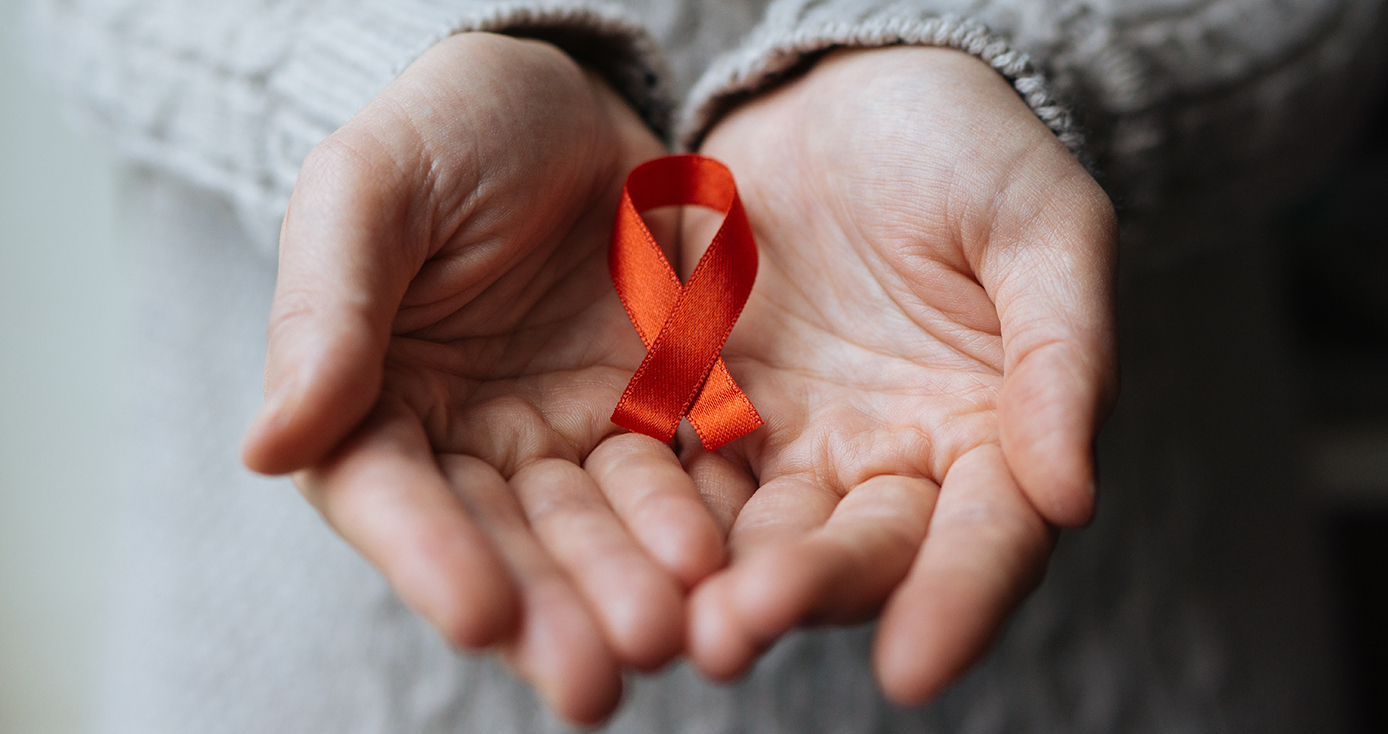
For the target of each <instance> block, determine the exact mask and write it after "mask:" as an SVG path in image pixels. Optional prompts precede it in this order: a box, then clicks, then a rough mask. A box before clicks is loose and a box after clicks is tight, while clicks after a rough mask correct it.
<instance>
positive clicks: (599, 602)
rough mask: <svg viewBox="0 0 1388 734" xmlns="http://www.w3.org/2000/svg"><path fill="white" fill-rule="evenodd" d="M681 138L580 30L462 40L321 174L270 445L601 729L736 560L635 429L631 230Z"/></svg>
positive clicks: (406, 586)
mask: <svg viewBox="0 0 1388 734" xmlns="http://www.w3.org/2000/svg"><path fill="white" fill-rule="evenodd" d="M664 152H665V150H664V147H663V145H662V144H661V143H660V142H659V141H658V140H657V138H656V137H655V136H654V135H653V134H652V133H651V132H650V131H649V130H647V129H646V127H645V126H644V125H643V124H642V122H641V120H640V119H639V118H638V117H637V115H636V114H635V113H634V112H633V111H632V110H631V109H630V108H629V107H628V106H627V104H626V103H625V102H623V101H622V100H621V99H620V98H619V97H618V96H617V95H616V94H615V93H614V92H613V91H612V90H611V89H610V88H608V87H607V86H606V85H605V84H604V83H603V82H602V81H601V80H599V79H598V78H597V77H596V76H595V75H593V74H590V73H587V72H585V71H584V70H583V69H582V68H580V67H579V66H578V65H577V64H575V63H574V62H573V61H572V60H571V59H570V58H568V57H567V56H565V55H564V54H563V53H561V52H560V51H559V50H558V49H556V48H554V47H553V46H550V45H548V44H544V43H540V42H536V41H525V40H518V39H514V38H508V37H503V36H495V35H490V34H480V33H475V34H462V35H458V36H454V37H452V38H450V39H448V40H446V41H444V42H442V43H440V44H438V45H437V46H436V47H434V48H433V49H432V50H430V51H429V52H428V53H426V54H425V55H423V56H422V57H421V58H420V59H419V60H418V61H416V63H415V64H414V65H412V66H411V67H410V68H409V69H408V70H407V71H406V72H405V73H404V74H403V75H402V76H401V77H400V79H398V80H397V81H396V82H395V83H394V84H393V85H392V86H391V87H390V88H389V89H387V90H386V91H385V92H384V93H382V94H381V95H380V96H379V97H378V98H376V99H375V100H374V101H372V102H371V103H370V104H369V105H368V106H367V107H366V108H365V109H364V110H362V111H361V113H360V114H358V115H357V116H356V117H355V118H353V119H352V120H351V121H350V122H349V123H348V124H347V125H345V126H344V127H343V128H342V129H341V130H339V131H338V132H337V133H335V134H334V135H333V136H332V137H331V138H329V139H328V140H327V141H326V142H325V143H323V144H322V145H320V146H319V147H318V148H317V149H315V151H314V152H313V153H312V155H311V156H310V157H309V159H308V160H307V162H306V163H305V164H304V167H303V169H302V172H301V174H300V177H299V181H298V184H297V186H296V188H295V191H294V195H293V198H292V201H291V203H290V207H289V212H288V215H287V218H286V220H285V224H284V229H283V232H282V237H281V243H280V271H279V281H278V285H277V288H276V293H275V301H274V308H273V312H272V316H271V324H270V343H269V355H268V363H267V368H266V394H267V396H268V399H267V402H266V406H265V407H264V409H263V410H262V413H261V415H260V416H259V417H258V418H257V420H256V422H255V423H254V425H253V426H252V427H251V429H250V431H249V433H248V435H247V438H246V443H245V446H244V452H243V455H244V459H245V461H246V464H247V465H248V466H250V467H251V468H252V469H255V470H257V471H260V472H265V473H270V474H281V473H288V472H296V474H295V479H296V482H297V484H298V485H299V487H300V489H301V490H302V491H303V492H304V494H305V495H306V496H307V497H308V499H309V500H310V501H311V502H312V503H313V504H314V505H315V506H316V507H317V508H318V509H319V510H320V511H321V512H322V514H323V516H324V517H325V518H326V519H327V521H328V522H329V523H330V524H331V525H332V526H333V527H334V528H335V529H336V530H337V531H338V532H339V533H340V534H341V535H342V536H343V537H344V538H345V539H347V541H348V542H350V543H351V544H352V545H354V546H355V547H356V548H357V549H358V550H359V551H361V553H362V554H364V555H365V556H366V557H367V558H368V559H369V560H371V561H372V562H373V563H374V564H375V565H376V566H378V567H379V568H380V570H381V571H382V573H383V574H384V575H385V576H386V578H387V579H388V580H389V581H390V583H391V584H392V585H393V586H394V588H395V589H396V591H397V592H398V593H399V594H400V596H401V597H402V598H403V599H404V600H405V601H406V602H407V603H409V604H410V605H411V606H412V607H414V608H415V609H416V610H418V611H419V612H420V613H421V614H422V615H423V616H424V617H425V618H427V619H428V620H430V621H431V622H432V623H433V624H434V625H435V626H436V627H438V628H439V629H440V630H441V631H442V632H443V634H444V635H445V637H447V638H448V640H449V641H451V642H452V643H453V644H455V645H458V646H461V647H468V648H481V647H486V646H493V645H494V646H497V647H498V648H499V649H500V650H501V651H502V653H503V655H504V656H505V657H506V658H507V659H508V660H509V661H510V663H511V664H512V665H513V667H514V668H516V669H517V670H518V671H519V672H520V673H521V674H522V675H523V676H525V677H526V678H528V679H529V680H530V681H531V682H532V683H533V684H534V685H535V686H536V688H537V689H538V690H539V691H540V693H541V694H542V695H543V696H544V697H545V698H546V699H547V701H548V703H549V704H550V706H551V707H552V708H553V709H554V710H555V711H556V712H557V713H558V714H559V715H561V716H563V717H565V718H568V719H570V720H573V721H577V722H583V723H587V722H594V721H597V720H599V719H601V718H602V717H604V716H606V715H607V714H608V713H610V712H611V710H612V709H613V708H614V707H615V706H616V703H617V701H618V699H619V697H620V693H621V676H620V670H621V668H622V667H624V666H632V667H636V668H641V669H651V668H654V667H657V666H660V665H662V664H664V663H665V662H667V661H668V660H669V659H671V658H672V657H674V656H675V655H676V654H678V653H679V652H680V651H681V649H682V642H683V631H684V607H683V603H684V592H685V590H686V589H687V588H688V587H690V586H692V585H693V584H694V583H695V582H697V581H698V580H700V579H701V578H703V577H704V576H705V575H707V574H708V573H710V572H711V571H712V570H713V569H714V568H716V567H717V566H718V565H719V564H720V563H721V561H722V553H723V550H722V538H721V535H720V531H719V529H718V528H717V526H716V525H715V524H714V521H713V520H712V518H711V517H710V515H709V513H708V512H707V511H706V510H705V508H704V505H703V503H702V501H701V499H700V497H699V494H698V492H697V491H696V489H695V487H694V484H693V482H692V481H691V480H690V479H689V477H688V476H687V475H686V474H685V473H684V471H683V470H682V469H681V466H680V463H679V461H678V460H677V459H676V458H675V456H674V455H673V453H672V452H671V449H670V447H669V446H667V445H665V444H663V443H660V442H658V441H655V440H654V439H650V438H647V437H645V436H640V435H632V434H626V433H625V432H621V431H619V429H617V428H616V427H615V426H613V425H612V424H611V423H610V422H609V420H608V416H609V413H610V412H611V410H612V406H614V405H616V403H617V400H618V397H619V396H620V394H621V392H622V389H623V387H624V386H625V384H626V382H627V380H628V378H630V376H631V374H632V373H633V371H634V370H635V368H636V366H637V365H638V364H639V363H640V361H641V358H642V356H643V352H644V350H643V349H642V347H641V343H640V341H639V340H638V339H636V338H635V336H634V333H633V332H632V327H631V326H630V324H629V323H628V322H627V316H626V314H625V312H624V311H623V310H622V306H621V303H620V302H619V300H618V298H617V296H616V293H615V291H614V290H613V288H612V286H611V282H610V280H609V275H608V270H607V245H608V237H609V232H610V227H611V224H612V220H613V217H614V215H615V211H616V205H617V201H618V198H619V196H620V193H621V188H622V184H623V182H624V180H625V177H626V174H627V172H628V171H630V170H631V168H633V167H634V166H635V165H637V164H639V163H641V162H642V161H644V160H646V159H649V158H653V157H656V156H659V155H662V154H663V153H664ZM628 528H630V530H628Z"/></svg>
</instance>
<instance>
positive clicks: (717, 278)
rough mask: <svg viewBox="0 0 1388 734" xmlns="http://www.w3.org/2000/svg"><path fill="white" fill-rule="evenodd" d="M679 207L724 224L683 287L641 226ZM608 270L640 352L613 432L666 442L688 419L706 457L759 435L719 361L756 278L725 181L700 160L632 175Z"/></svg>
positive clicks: (747, 231) (747, 235)
mask: <svg viewBox="0 0 1388 734" xmlns="http://www.w3.org/2000/svg"><path fill="white" fill-rule="evenodd" d="M681 204H693V205H696V206H703V207H707V208H709V209H714V210H717V211H720V212H724V214H725V215H726V216H725V217H724V219H723V223H722V225H721V226H720V227H719V228H718V232H717V234H715V235H714V236H713V241H712V242H711V243H710V244H709V246H708V249H707V250H705V251H704V254H703V257H700V258H699V262H698V264H697V265H695V266H694V272H693V274H692V275H690V276H689V282H688V283H685V284H681V283H680V280H679V276H677V275H676V274H675V270H674V268H672V267H670V263H669V261H668V260H666V258H665V253H664V252H663V251H661V249H660V245H659V244H658V243H656V241H655V238H654V237H652V236H651V233H650V230H649V229H647V228H646V223H645V222H644V221H643V220H642V219H641V212H642V211H645V210H647V209H655V208H657V207H662V206H675V205H681ZM608 266H609V267H610V268H611V271H612V282H613V284H614V285H615V286H616V288H617V295H618V296H619V297H620V298H621V299H622V306H623V307H624V308H625V309H626V312H627V315H628V316H630V317H631V322H632V324H633V325H634V326H635V327H636V332H637V334H639V335H640V337H641V341H642V343H644V344H645V345H646V349H647V352H646V358H645V359H644V360H642V361H641V366H640V367H638V368H637V369H636V374H634V375H633V376H632V378H631V382H629V383H628V384H627V388H626V391H625V392H624V393H623V394H622V399H621V400H620V401H619V402H618V403H617V409H616V410H615V411H613V413H612V422H613V423H616V424H617V425H619V426H622V427H623V428H626V429H628V430H631V431H635V432H638V433H644V434H646V435H648V436H653V437H655V438H658V439H660V440H662V441H669V440H670V439H671V438H672V437H673V436H674V435H675V429H676V428H678V427H679V423H680V418H682V417H684V416H688V417H689V422H690V424H691V425H693V426H694V430H695V432H697V433H698V434H699V440H700V441H702V442H703V444H704V448H706V449H708V450H710V451H712V450H713V449H716V448H718V447H719V446H722V445H723V444H725V443H727V442H728V441H731V440H733V439H735V438H738V437H740V436H743V435H746V434H747V433H748V432H750V431H752V430H755V429H756V428H757V427H759V426H761V424H762V420H761V416H760V415H758V414H757V411H756V409H755V408H753V407H752V401H750V400H748V399H747V396H746V395H745V394H744V393H743V392H742V390H741V389H740V388H739V387H738V386H737V383H736V382H734V381H733V378H732V375H730V374H728V368H727V365H725V364H724V363H723V359H722V358H721V357H719V356H718V355H719V352H721V351H722V349H723V344H724V342H726V341H727V339H728V334H729V332H731V331H732V328H733V324H734V323H736V321H737V317H738V316H739V315H741V313H742V307H743V306H744V305H745V304H746V303H747V297H748V296H749V295H751V292H752V283H753V282H754V281H755V280H756V277H757V245H756V241H755V240H754V239H753V238H752V227H751V224H749V223H748V221H747V214H746V212H744V211H743V209H742V202H741V200H740V199H738V196H737V187H736V186H735V185H734V183H733V176H732V172H731V171H729V170H728V168H727V167H726V166H724V165H723V164H722V163H719V162H718V161H716V160H714V159H712V158H706V157H704V156H700V155H674V156H666V157H664V158H657V159H655V160H652V161H648V162H646V163H643V164H642V165H640V166H637V167H636V169H635V170H633V171H632V172H631V174H630V175H629V176H627V182H626V186H625V187H624V188H623V190H622V201H621V203H620V204H619V205H618V207H617V221H616V223H615V224H614V225H613V228H612V246H611V248H610V249H609V250H608Z"/></svg>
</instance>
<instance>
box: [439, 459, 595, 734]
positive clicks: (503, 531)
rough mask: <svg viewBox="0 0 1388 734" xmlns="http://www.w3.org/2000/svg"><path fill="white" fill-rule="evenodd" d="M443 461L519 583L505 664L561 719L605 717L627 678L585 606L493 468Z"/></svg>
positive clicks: (588, 720) (590, 721) (464, 461)
mask: <svg viewBox="0 0 1388 734" xmlns="http://www.w3.org/2000/svg"><path fill="white" fill-rule="evenodd" d="M441 463H442V465H443V469H444V471H445V472H446V473H447V475H448V479H449V481H450V482H451V483H452V485H453V487H454V489H455V491H457V493H458V494H459V496H460V497H462V499H463V501H464V503H465V504H466V505H467V507H468V509H469V510H470V511H471V512H472V514H473V516H474V517H476V518H477V520H478V523H479V524H480V525H481V526H482V528H483V529H484V530H485V531H486V533H487V535H488V536H489V537H490V538H491V540H492V542H493V543H494V544H495V545H496V547H497V548H498V549H499V550H500V553H501V556H502V557H503V558H504V559H505V562H506V565H507V567H508V568H509V569H510V572H511V574H512V575H513V576H514V578H515V579H516V583H517V584H518V585H519V587H520V599H521V602H520V615H519V617H520V618H519V624H518V625H517V628H516V631H515V633H514V634H513V635H512V636H511V637H510V638H509V639H508V640H506V641H505V643H504V644H503V645H502V648H503V653H504V655H505V657H506V659H507V661H508V662H509V663H510V665H511V666H512V667H513V668H514V669H515V670H516V671H517V672H518V673H519V674H520V675H521V676H522V677H524V678H525V679H526V680H528V681H530V682H531V683H532V684H533V685H534V686H535V688H536V689H537V690H538V691H539V692H540V695H541V696H542V697H543V698H544V699H545V701H546V702H547V703H548V704H549V706H550V708H551V709H553V710H554V711H555V712H557V713H559V715H561V716H563V717H564V718H566V719H569V720H570V721H573V722H576V723H579V724H593V723H596V722H598V721H601V720H602V719H604V718H606V717H607V715H608V714H610V713H611V712H612V710H613V709H614V708H616V706H617V702H618V701H619V700H620V699H621V692H622V678H621V673H620V670H619V669H618V665H617V662H616V661H615V660H614V659H613V657H612V654H611V653H610V652H609V651H608V649H607V643H606V641H605V639H604V637H603V632H602V630H601V629H600V628H599V626H598V623H597V622H596V621H595V620H594V619H593V617H592V614H591V613H590V612H589V610H588V606H587V604H586V603H585V602H584V601H583V599H582V597H581V596H580V595H579V593H578V592H577V591H576V590H575V589H574V588H573V586H572V584H571V582H570V580H569V578H568V576H567V575H566V574H565V573H564V571H563V569H561V568H560V567H559V565H558V564H557V563H555V562H554V560H553V559H552V558H551V557H550V555H549V553H548V552H546V551H545V550H544V548H542V547H541V546H540V543H539V541H538V540H537V539H536V538H535V536H534V534H533V533H532V532H531V530H530V527H529V526H528V525H527V523H526V520H525V516H524V514H523V512H522V510H521V507H520V505H519V503H518V502H517V501H516V499H515V497H514V495H512V493H511V489H510V487H508V486H507V484H506V481H505V480H504V479H503V478H502V477H501V475H500V474H498V473H497V471H496V470H495V469H494V468H492V467H491V466H490V465H488V464H487V463H485V462H483V461H481V460H480V459H476V458H473V457H466V456H458V455H448V456H445V457H442V458H441Z"/></svg>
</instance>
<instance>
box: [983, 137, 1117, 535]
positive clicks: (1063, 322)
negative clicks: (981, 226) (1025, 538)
mask: <svg viewBox="0 0 1388 734" xmlns="http://www.w3.org/2000/svg"><path fill="white" fill-rule="evenodd" d="M1073 169H1074V170H1073V171H1072V175H1071V176H1070V177H1069V178H1068V179H1062V180H1061V181H1060V182H1058V183H1054V185H1051V186H1047V187H1045V190H1044V191H1043V190H1039V189H1036V190H1027V191H1023V192H1021V193H1015V194H1013V195H1015V196H1019V197H1030V198H1032V199H1035V200H1038V201H1039V202H1041V203H1037V204H1034V205H1030V206H1028V205H1019V206H1018V208H1020V209H1022V210H1028V211H1034V212H1035V213H1034V215H1033V216H1031V217H1030V218H1029V219H1028V221H1027V223H1026V224H1025V226H1021V227H1019V229H1018V231H1019V232H1020V235H1019V239H1018V241H1019V242H1026V243H1027V245H1026V246H1025V247H1020V246H1019V247H1011V248H1007V247H999V248H996V249H997V250H999V251H1001V253H1002V254H999V255H997V256H994V257H992V258H991V259H990V260H988V261H987V262H986V263H985V264H984V266H983V272H982V276H983V280H984V284H985V287H987V288H988V290H989V291H990V293H992V294H993V296H994V299H995V301H996V303H997V308H998V315H999V318H1000V321H1001V326H1002V336H1003V357H1004V363H1003V384H1002V391H1001V394H1000V396H999V405H998V411H999V421H1000V431H1001V437H1002V448H1003V452H1004V453H1005V454H1006V456H1007V461H1008V466H1010V467H1011V468H1012V472H1013V475H1014V476H1015V477H1016V479H1017V482H1018V484H1019V485H1020V486H1021V488H1022V490H1023V491H1024V492H1025V493H1026V495H1027V497H1028V498H1030V499H1031V501H1032V504H1034V505H1035V506H1036V508H1037V509H1038V510H1039V511H1040V512H1041V514H1042V515H1043V516H1045V518H1046V519H1047V520H1049V521H1050V522H1053V523H1055V524H1057V525H1061V526H1065V527H1074V526H1078V525H1083V524H1084V523H1086V522H1088V521H1089V518H1090V517H1091V516H1092V514H1093V511H1094V499H1095V486H1094V470H1093V444H1094V438H1095V434H1096V433H1097V432H1098V429H1099V426H1100V424H1101V423H1102V422H1103V420H1104V418H1105V417H1107V414H1108V411H1109V410H1110V409H1111V407H1112V403H1113V400H1114V398H1115V395H1116V392H1117V361H1116V356H1115V346H1114V341H1115V340H1114V320H1113V289H1112V281H1113V268H1114V258H1113V251H1114V239H1115V230H1114V220H1113V211H1112V207H1111V206H1110V205H1109V203H1108V199H1107V197H1105V196H1104V194H1103V192H1102V191H1100V190H1099V188H1098V185H1097V184H1095V183H1094V182H1093V179H1091V178H1089V176H1088V175H1087V174H1085V173H1084V171H1083V170H1082V169H1080V168H1079V165H1078V164H1073ZM1033 178H1035V177H1033ZM1045 180H1046V181H1048V182H1053V181H1054V177H1053V176H1051V177H1047V178H1046V179H1045Z"/></svg>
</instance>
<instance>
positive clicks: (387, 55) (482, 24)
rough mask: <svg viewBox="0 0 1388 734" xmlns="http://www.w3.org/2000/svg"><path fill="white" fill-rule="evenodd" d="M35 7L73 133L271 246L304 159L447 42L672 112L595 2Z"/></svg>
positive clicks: (43, 51) (91, 0) (653, 62)
mask: <svg viewBox="0 0 1388 734" xmlns="http://www.w3.org/2000/svg"><path fill="white" fill-rule="evenodd" d="M30 10H31V18H30V21H31V22H30V25H31V26H32V27H34V28H36V29H38V32H36V33H35V34H34V36H33V38H32V54H31V55H32V56H35V57H37V58H38V59H39V60H40V61H39V65H40V66H41V67H42V69H43V70H44V71H45V72H46V74H47V76H48V77H49V79H50V80H51V81H52V82H53V85H54V86H55V87H56V88H57V89H58V90H59V91H60V92H62V93H63V94H64V95H65V96H66V97H67V98H68V100H69V102H70V105H69V107H70V109H71V110H72V111H73V112H74V113H75V115H74V116H75V117H76V119H77V122H78V124H79V125H81V126H82V127H84V128H86V129H88V130H90V131H93V132H95V133H96V134H98V135H100V136H102V137H106V138H109V139H111V140H112V141H113V142H114V143H115V145H116V147H117V148H118V149H119V150H120V152H121V153H122V154H124V155H125V156H127V157H128V158H130V159H132V160H135V161H139V162H141V163H144V164H146V165H150V166H153V167H155V168H159V169H162V170H166V171H170V172H172V173H174V174H175V175H178V176H180V177H183V178H186V179H188V180H189V181H192V182H193V183H196V184H198V185H200V186H203V187H205V188H208V189H211V190H213V191H217V192H219V193H221V194H224V195H226V196H228V197H229V198H230V199H231V201H232V202H233V204H234V206H235V208H236V210H237V213H238V215H239V219H240V221H241V223H242V225H243V226H244V227H246V229H247V230H248V231H250V232H251V234H252V237H253V239H254V240H255V241H257V242H258V243H261V245H262V247H265V248H266V249H268V250H271V251H272V250H273V247H274V243H275V242H276V241H277V239H278V235H279V224H280V221H281V219H282V218H283V216H284V210H285V208H286V207H287V205H288V202H289V194H290V192H291V191H292V189H293V187H294V182H295V180H296V179H297V176H298V170H299V166H300V164H301V163H302V162H303V160H304V158H305V157H306V156H307V155H308V152H309V150H311V149H312V148H313V146H315V145H317V144H318V143H319V142H321V141H322V140H323V139H324V138H326V137H327V136H328V135H329V134H331V133H332V132H333V131H334V130H336V129H337V128H338V127H340V126H341V125H342V124H343V123H344V122H346V121H347V119H348V118H350V117H351V116H352V115H353V114H355V113H356V112H357V111H358V110H360V109H361V108H362V107H363V106H364V105H365V104H366V103H367V102H368V101H370V100H371V99H372V98H373V97H375V96H376V95H377V94H378V93H379V92H380V91H381V90H382V89H384V88H385V87H386V85H388V84H390V82H391V81H393V80H394V79H395V77H396V76H398V75H399V74H400V72H401V71H403V70H404V69H405V67H406V66H408V65H409V64H410V62H412V61H413V60H414V59H415V58H416V57H418V56H419V55H420V54H421V53H423V52H424V50H425V49H427V48H429V47H430V46H432V45H433V44H435V43H437V42H438V41H439V40H441V39H443V38H445V37H447V36H449V35H451V34H453V33H458V32H462V31H492V32H497V33H510V34H514V35H522V36H527V37H537V38H543V39H545V40H548V41H551V42H554V43H557V44H558V45H560V46H561V47H563V48H564V49H565V50H566V51H568V52H569V53H570V54H571V55H573V56H575V57H576V58H579V59H582V60H583V61H585V62H586V63H588V64H589V65H590V66H592V67H594V68H595V69H596V70H597V71H599V72H600V73H603V74H605V75H606V77H607V78H608V79H609V81H610V82H611V83H612V84H613V86H614V87H615V88H616V89H617V90H618V92H620V93H622V94H623V95H624V96H625V97H626V98H627V99H628V100H629V101H630V102H631V103H632V104H633V105H634V106H635V107H636V109H637V110H638V111H639V112H641V113H642V114H643V115H644V116H645V119H646V120H647V122H648V123H649V124H650V125H651V126H652V127H653V128H655V129H656V130H657V131H660V132H662V133H663V132H665V130H666V129H667V127H668V121H669V116H670V109H671V106H672V105H671V103H670V96H669V91H668V90H667V89H665V88H664V87H663V86H662V84H663V83H664V81H665V79H666V76H667V74H666V73H665V71H664V68H663V62H662V61H661V57H660V55H659V53H658V52H657V51H656V50H655V47H654V46H653V44H652V43H651V41H650V39H649V37H648V36H647V34H646V33H645V31H644V30H643V29H642V28H641V26H639V25H638V24H636V23H635V22H634V21H633V20H632V19H631V18H630V16H629V15H628V14H627V13H626V12H625V11H623V10H622V9H621V8H619V7H615V6H611V5H603V4H600V3H593V2H562V1H557V2H548V1H545V0H536V1H535V2H525V3H506V2H495V1H493V0H456V1H450V0H347V1H343V2H325V1H324V0H296V1H295V2H275V1H274V0H250V1H248V2H238V3H232V4H206V3H193V2H186V1H180V0H71V1H70V2H47V3H31V4H30Z"/></svg>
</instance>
